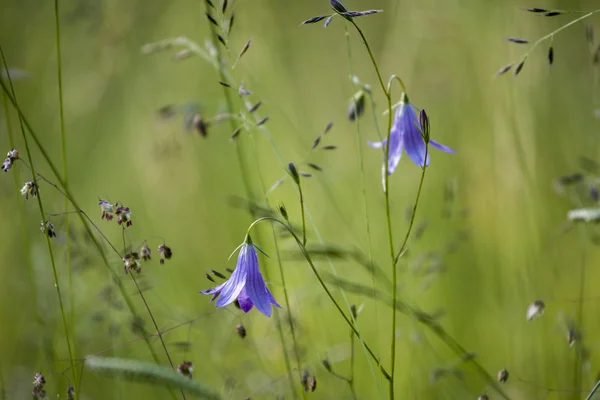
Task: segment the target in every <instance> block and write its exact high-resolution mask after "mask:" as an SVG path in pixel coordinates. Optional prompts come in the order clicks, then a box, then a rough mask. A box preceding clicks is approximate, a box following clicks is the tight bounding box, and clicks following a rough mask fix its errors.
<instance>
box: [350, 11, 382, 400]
mask: <svg viewBox="0 0 600 400" xmlns="http://www.w3.org/2000/svg"><path fill="white" fill-rule="evenodd" d="M344 36H345V38H346V48H347V49H348V69H349V72H350V76H353V75H354V71H353V68H352V65H353V62H352V46H351V45H350V32H348V24H347V23H346V21H344ZM369 98H370V99H371V107H372V108H373V111H374V108H375V106H374V104H373V97H372V93H371V91H369ZM355 107H356V105H355ZM375 115H376V114H375V112H373V116H374V118H375V126H376V130H377V133H378V135H381V133H380V132H379V123H378V121H377V118H376V117H375ZM355 124H356V135H355V137H356V148H357V151H358V163H359V165H360V184H361V194H362V198H363V211H364V218H365V229H366V232H365V233H366V238H367V254H368V258H369V263H371V264H372V263H373V246H372V243H371V224H370V221H369V205H368V201H367V183H366V182H367V180H366V177H365V160H364V156H363V146H362V140H361V136H360V120H359V119H358V118H357V119H356V121H355ZM371 283H372V286H373V290H375V271H371ZM353 322H354V323H356V321H353ZM375 325H376V326H379V309H378V307H377V303H375ZM350 337H351V343H350V344H351V352H352V353H351V363H350V368H351V369H350V387H351V390H352V394H353V396H354V398H356V392H355V388H354V335H353V334H352V332H351V335H350ZM377 345H378V346H377V347H378V349H377V350H378V351H377V352H378V353H380V354H381V349H380V348H379V347H380V346H379V341H378V342H377ZM371 370H372V369H371ZM377 388H378V389H379V393H380V395H382V393H381V378H379V379H377Z"/></svg>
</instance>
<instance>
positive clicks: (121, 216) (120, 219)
mask: <svg viewBox="0 0 600 400" xmlns="http://www.w3.org/2000/svg"><path fill="white" fill-rule="evenodd" d="M115 214H116V215H117V224H119V225H121V224H125V226H131V225H132V224H133V222H132V221H131V209H130V208H129V207H125V206H124V205H119V203H117V204H115Z"/></svg>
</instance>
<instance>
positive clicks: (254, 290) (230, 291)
mask: <svg viewBox="0 0 600 400" xmlns="http://www.w3.org/2000/svg"><path fill="white" fill-rule="evenodd" d="M200 293H202V294H211V295H218V298H217V302H216V303H215V304H216V306H217V307H224V306H226V305H228V304H230V303H232V302H233V301H235V300H236V299H237V301H238V303H239V305H240V308H241V309H242V311H244V312H248V311H250V310H251V309H252V307H253V306H256V308H257V309H258V311H260V312H261V313H263V314H264V315H266V316H267V317H270V316H271V313H272V310H271V304H273V305H275V306H276V307H279V308H281V306H280V305H279V304H278V303H277V301H275V298H273V295H272V294H271V292H270V291H269V289H268V288H267V285H266V284H265V281H264V279H263V277H262V274H261V273H260V269H259V268H258V256H257V254H256V247H255V246H254V244H253V243H252V240H251V239H250V236H249V235H248V236H246V241H245V243H244V244H242V245H241V248H240V253H239V254H238V259H237V264H236V266H235V270H234V271H233V273H232V274H231V276H230V277H229V279H228V280H227V281H226V282H225V283H223V284H221V285H219V286H217V287H214V288H212V289H207V290H203V291H201V292H200Z"/></svg>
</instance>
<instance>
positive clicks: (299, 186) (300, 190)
mask: <svg viewBox="0 0 600 400" xmlns="http://www.w3.org/2000/svg"><path fill="white" fill-rule="evenodd" d="M298 192H299V194H300V212H301V214H302V244H303V245H304V246H306V219H305V217H304V195H303V194H302V184H301V183H300V182H298Z"/></svg>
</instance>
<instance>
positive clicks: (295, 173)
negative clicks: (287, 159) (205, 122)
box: [288, 163, 300, 185]
mask: <svg viewBox="0 0 600 400" xmlns="http://www.w3.org/2000/svg"><path fill="white" fill-rule="evenodd" d="M288 172H289V174H290V175H291V177H292V179H293V180H294V182H296V185H299V184H300V174H298V170H297V169H296V165H295V164H294V163H289V164H288Z"/></svg>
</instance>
